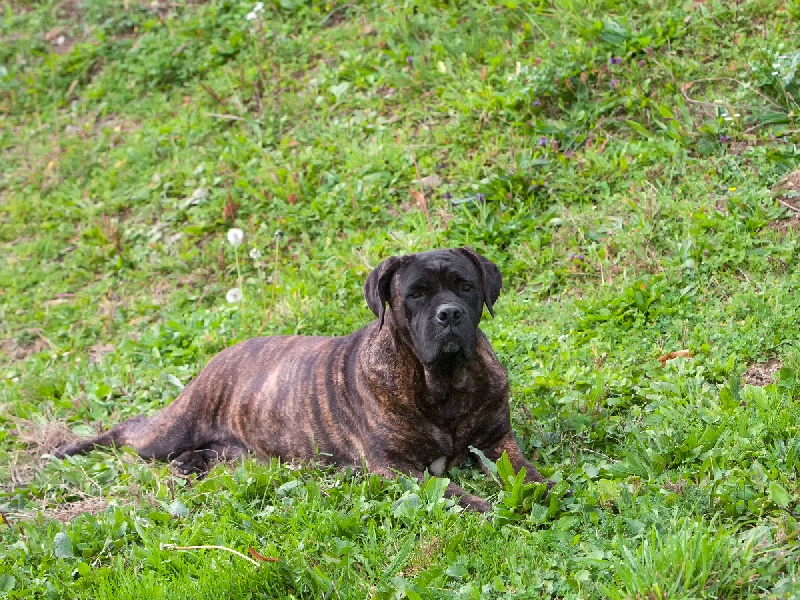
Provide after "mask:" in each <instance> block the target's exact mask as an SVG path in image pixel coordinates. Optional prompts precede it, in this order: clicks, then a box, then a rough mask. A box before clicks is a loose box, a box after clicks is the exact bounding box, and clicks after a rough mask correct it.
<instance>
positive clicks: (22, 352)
mask: <svg viewBox="0 0 800 600" xmlns="http://www.w3.org/2000/svg"><path fill="white" fill-rule="evenodd" d="M33 333H35V334H36V336H37V337H36V338H34V339H33V340H31V341H30V343H22V342H19V341H18V340H14V339H3V340H0V355H5V356H8V357H10V358H11V362H17V361H21V360H25V359H26V358H28V357H29V356H33V355H34V354H37V353H39V352H43V351H44V350H47V349H48V348H49V349H51V350H52V349H54V346H53V343H52V342H51V341H50V340H49V339H47V337H46V336H45V335H44V334H42V333H41V332H40V331H38V330H37V331H34V332H33Z"/></svg>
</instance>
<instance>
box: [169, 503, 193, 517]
mask: <svg viewBox="0 0 800 600" xmlns="http://www.w3.org/2000/svg"><path fill="white" fill-rule="evenodd" d="M167 510H168V511H169V514H171V515H172V516H173V517H188V516H189V509H188V508H187V506H186V505H185V504H184V503H183V502H181V501H180V500H173V501H172V503H171V504H170V505H169V508H168V509H167Z"/></svg>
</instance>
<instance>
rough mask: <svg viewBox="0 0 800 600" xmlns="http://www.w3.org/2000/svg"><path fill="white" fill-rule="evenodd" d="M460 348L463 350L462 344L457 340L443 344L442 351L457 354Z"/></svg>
mask: <svg viewBox="0 0 800 600" xmlns="http://www.w3.org/2000/svg"><path fill="white" fill-rule="evenodd" d="M460 350H461V344H460V343H459V342H455V341H450V342H445V343H444V345H443V346H442V353H444V354H455V353H456V352H458V351H460Z"/></svg>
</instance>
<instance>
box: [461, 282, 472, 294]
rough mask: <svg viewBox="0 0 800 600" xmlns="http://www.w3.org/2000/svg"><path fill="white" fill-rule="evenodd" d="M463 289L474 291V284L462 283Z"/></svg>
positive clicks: (463, 290) (464, 290)
mask: <svg viewBox="0 0 800 600" xmlns="http://www.w3.org/2000/svg"><path fill="white" fill-rule="evenodd" d="M461 291H462V292H471V291H472V285H470V284H469V283H462V284H461Z"/></svg>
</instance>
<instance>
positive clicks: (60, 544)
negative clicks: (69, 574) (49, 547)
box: [53, 531, 75, 558]
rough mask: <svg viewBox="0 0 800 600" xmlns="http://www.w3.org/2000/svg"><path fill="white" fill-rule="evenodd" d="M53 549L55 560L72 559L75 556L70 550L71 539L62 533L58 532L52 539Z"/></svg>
mask: <svg viewBox="0 0 800 600" xmlns="http://www.w3.org/2000/svg"><path fill="white" fill-rule="evenodd" d="M53 547H54V549H55V554H56V558H74V556H75V553H74V552H73V550H72V538H71V537H69V536H68V535H67V534H66V533H64V532H63V531H59V532H58V533H57V534H56V536H55V537H54V538H53Z"/></svg>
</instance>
